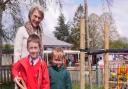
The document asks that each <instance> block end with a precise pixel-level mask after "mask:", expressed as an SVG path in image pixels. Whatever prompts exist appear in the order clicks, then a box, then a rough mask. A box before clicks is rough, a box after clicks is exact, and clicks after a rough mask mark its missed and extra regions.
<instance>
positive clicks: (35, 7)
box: [28, 5, 44, 20]
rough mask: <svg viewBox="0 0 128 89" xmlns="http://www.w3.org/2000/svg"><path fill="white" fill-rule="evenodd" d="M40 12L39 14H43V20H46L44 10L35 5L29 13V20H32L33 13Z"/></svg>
mask: <svg viewBox="0 0 128 89" xmlns="http://www.w3.org/2000/svg"><path fill="white" fill-rule="evenodd" d="M36 10H37V11H39V13H40V14H41V17H42V18H41V19H43V18H44V11H43V8H42V7H41V6H40V5H33V6H32V7H31V8H30V10H29V13H28V18H29V20H30V18H31V16H32V14H33V12H34V11H36Z"/></svg>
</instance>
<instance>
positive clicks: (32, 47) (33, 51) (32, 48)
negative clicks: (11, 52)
mask: <svg viewBox="0 0 128 89" xmlns="http://www.w3.org/2000/svg"><path fill="white" fill-rule="evenodd" d="M28 52H29V55H30V56H31V57H32V58H37V56H38V55H39V52H40V47H39V44H38V43H35V42H29V43H28Z"/></svg>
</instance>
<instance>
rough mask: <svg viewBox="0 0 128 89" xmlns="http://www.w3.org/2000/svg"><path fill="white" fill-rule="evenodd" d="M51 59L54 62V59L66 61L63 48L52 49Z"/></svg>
mask: <svg viewBox="0 0 128 89" xmlns="http://www.w3.org/2000/svg"><path fill="white" fill-rule="evenodd" d="M51 57H52V60H53V59H54V58H57V59H61V60H63V59H64V52H63V49H62V48H53V49H52V54H51Z"/></svg>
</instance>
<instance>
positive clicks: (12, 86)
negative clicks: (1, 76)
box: [0, 83, 14, 89]
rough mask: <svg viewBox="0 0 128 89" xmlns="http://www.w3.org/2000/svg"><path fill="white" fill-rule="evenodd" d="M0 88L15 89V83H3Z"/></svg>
mask: <svg viewBox="0 0 128 89" xmlns="http://www.w3.org/2000/svg"><path fill="white" fill-rule="evenodd" d="M0 89H14V84H12V83H9V84H2V85H0Z"/></svg>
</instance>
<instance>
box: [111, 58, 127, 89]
mask: <svg viewBox="0 0 128 89" xmlns="http://www.w3.org/2000/svg"><path fill="white" fill-rule="evenodd" d="M109 80H110V81H109V83H110V86H111V87H114V88H116V89H126V87H127V85H128V64H127V61H124V60H118V61H115V60H114V62H111V64H110V79H109Z"/></svg>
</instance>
